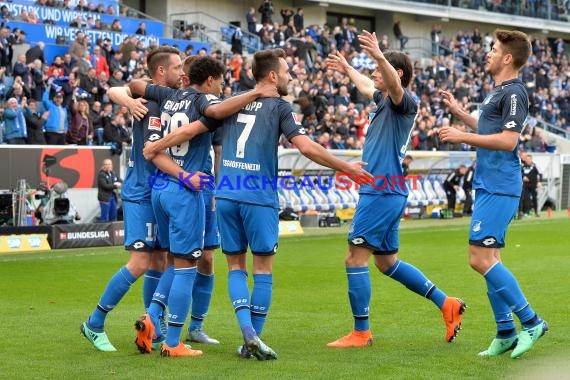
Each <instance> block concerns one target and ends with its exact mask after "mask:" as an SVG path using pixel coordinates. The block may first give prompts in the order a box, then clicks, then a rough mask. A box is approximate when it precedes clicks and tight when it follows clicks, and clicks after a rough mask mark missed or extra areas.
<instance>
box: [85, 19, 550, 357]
mask: <svg viewBox="0 0 570 380" xmlns="http://www.w3.org/2000/svg"><path fill="white" fill-rule="evenodd" d="M358 40H359V42H360V46H361V48H362V49H363V51H364V52H365V53H366V54H367V55H368V57H369V58H370V59H372V60H374V61H375V62H376V65H377V66H376V69H375V70H374V71H373V72H372V74H371V76H365V75H363V74H361V73H360V72H359V71H357V70H356V69H355V68H353V67H352V66H351V65H350V64H349V63H348V62H347V61H346V59H345V58H344V57H343V56H342V55H341V54H339V53H337V54H334V55H329V57H328V59H327V66H328V68H330V69H332V70H335V71H336V72H338V73H339V74H341V75H344V76H345V77H347V78H349V79H350V81H352V83H353V84H354V85H355V86H356V88H357V89H358V91H359V92H360V94H362V95H363V96H364V97H366V98H368V99H369V100H371V101H373V102H374V103H375V104H376V111H375V113H374V116H373V117H372V118H371V121H370V127H369V129H368V132H367V135H366V140H365V143H364V147H363V152H362V161H359V162H351V163H349V162H346V161H344V160H342V159H339V158H337V157H336V156H334V155H332V154H331V153H330V152H329V151H328V150H327V149H325V148H324V147H322V146H321V145H319V144H318V143H316V142H314V141H313V140H311V138H310V137H309V136H307V134H306V132H305V130H304V128H303V127H302V124H301V123H300V122H299V120H298V118H297V116H296V114H295V113H294V112H293V109H292V107H291V105H290V104H289V103H288V102H287V101H285V100H283V99H282V98H281V97H282V96H286V95H287V94H288V87H289V84H290V81H291V80H292V78H291V75H290V73H289V69H290V68H289V66H288V64H287V61H286V60H285V57H286V56H285V53H284V51H283V50H281V49H269V50H262V51H259V52H257V53H255V55H254V56H253V62H252V71H253V75H254V78H255V81H256V85H255V88H254V89H253V90H250V91H247V92H243V93H240V94H238V95H236V96H233V97H229V98H221V97H220V96H221V92H222V88H223V85H224V79H223V76H224V73H225V67H224V65H223V64H222V63H220V61H218V60H216V59H213V58H210V57H196V56H192V57H188V58H186V60H185V61H184V62H183V61H182V60H181V58H180V55H179V52H178V50H177V49H175V48H172V47H167V46H163V47H160V48H157V49H155V50H154V51H152V52H151V53H149V54H148V56H147V62H146V65H147V70H148V74H149V76H150V78H151V79H150V80H143V79H136V80H132V81H131V82H130V83H129V84H128V85H127V86H125V87H113V88H111V89H109V90H108V95H109V97H110V98H111V100H112V101H113V102H115V103H117V104H120V105H123V106H126V107H127V108H128V109H129V111H130V112H131V114H132V115H133V116H134V118H135V121H134V124H133V144H132V152H131V156H130V159H129V164H128V169H127V174H126V177H125V180H124V183H123V186H122V199H123V214H124V220H125V248H126V250H127V251H129V252H130V256H129V259H128V262H127V263H126V264H125V266H123V267H122V268H120V269H119V270H118V271H117V272H116V273H115V274H114V275H113V276H112V278H111V279H110V280H109V282H108V284H107V287H106V288H105V290H104V291H103V293H102V294H101V296H100V298H99V300H98V302H97V304H96V305H95V307H94V308H93V311H92V312H91V314H90V315H89V317H88V318H87V320H85V321H84V322H83V323H82V324H81V326H80V329H81V332H82V333H83V335H84V336H85V337H86V338H87V340H88V341H89V342H90V343H91V344H92V345H93V346H94V347H95V348H96V349H97V350H99V351H104V352H111V351H116V348H115V347H114V346H113V344H112V337H108V336H107V334H106V332H105V319H106V317H107V315H108V313H109V312H110V311H112V310H113V309H114V308H115V307H116V306H117V305H118V304H119V303H120V301H121V299H122V298H123V297H124V296H125V295H126V293H127V292H128V290H129V288H130V287H131V285H132V284H133V283H134V282H135V281H136V280H137V279H138V278H139V277H141V276H144V277H143V278H144V284H143V287H142V288H143V300H144V314H143V315H142V316H140V317H139V318H138V319H137V316H133V322H134V327H135V333H136V339H135V344H136V347H137V349H138V350H139V351H140V352H141V353H151V352H152V351H157V352H160V355H161V356H170V357H174V356H200V355H203V351H202V350H201V349H200V350H199V349H196V346H198V347H200V348H202V349H203V348H205V347H207V345H208V344H219V343H220V342H219V341H218V340H216V339H215V335H214V334H212V332H209V333H210V335H208V334H207V333H206V328H205V326H204V319H205V318H206V315H207V314H208V310H209V307H210V301H211V298H212V291H213V288H214V267H213V265H214V264H213V263H214V259H213V255H214V252H215V250H216V249H217V248H219V247H220V246H221V250H222V252H223V254H224V255H225V257H226V259H227V264H228V293H229V297H230V302H231V304H232V306H233V310H234V312H235V317H236V319H237V322H238V325H239V328H240V332H241V335H238V334H237V333H236V340H235V344H234V345H231V347H230V346H229V348H228V352H231V353H235V349H236V347H237V354H238V355H239V356H241V357H242V358H246V359H247V358H256V359H258V360H272V359H277V357H278V354H277V352H276V351H277V350H278V348H276V347H270V346H269V345H268V342H267V341H266V340H262V337H263V331H264V325H265V322H266V319H267V317H268V315H269V311H270V307H271V302H272V295H273V274H272V273H273V261H274V257H275V256H276V253H277V247H278V232H279V218H278V211H279V201H278V194H277V189H276V188H274V187H272V186H262V185H263V184H262V183H256V181H261V180H262V179H263V178H275V177H276V176H277V170H278V166H277V164H278V162H277V149H278V143H279V139H280V138H281V135H283V136H284V137H285V138H286V139H287V140H289V142H290V143H291V144H292V145H293V146H294V147H295V148H296V149H298V150H299V152H300V153H301V154H303V155H304V156H306V157H307V158H309V159H310V160H312V161H314V162H316V163H318V164H320V165H323V166H326V167H328V168H331V169H334V170H336V171H338V172H342V173H346V174H347V175H348V176H350V177H351V178H360V183H361V185H360V190H359V195H360V199H359V202H358V204H357V207H356V212H355V215H354V218H353V220H352V224H351V226H350V230H349V233H348V239H347V242H348V247H347V255H346V258H345V266H346V276H347V283H348V298H349V303H350V308H351V310H352V314H353V319H354V324H353V326H352V330H351V331H350V332H349V333H348V334H347V335H345V336H343V337H340V338H338V339H336V340H335V338H336V337H332V336H331V341H330V342H329V343H327V342H322V344H323V345H324V344H326V345H327V346H328V347H330V348H331V349H344V348H350V347H366V346H370V345H372V344H373V342H374V338H373V334H372V331H371V326H370V322H369V309H370V300H371V295H372V291H371V288H372V287H371V279H370V273H369V262H370V257H371V256H373V257H374V264H375V266H376V268H377V269H378V270H379V271H380V273H381V274H384V275H386V276H387V277H389V278H391V279H393V280H396V281H398V282H400V283H401V284H402V285H403V286H405V287H406V288H407V289H409V290H411V291H412V292H414V293H417V294H418V295H420V296H422V297H425V298H426V299H428V300H430V301H432V302H433V304H434V305H435V306H436V307H437V308H438V309H439V310H440V313H441V316H442V319H443V323H442V336H443V337H444V339H445V341H446V342H452V341H454V339H455V338H456V337H457V334H458V333H459V331H460V329H461V322H462V318H463V316H464V313H465V312H466V311H467V310H468V309H467V304H466V301H468V300H465V301H464V300H462V299H461V298H458V297H455V296H451V295H448V294H447V293H446V292H444V291H443V290H442V289H440V288H439V287H437V286H436V285H435V284H434V283H433V282H432V281H431V280H430V279H429V278H428V277H427V276H426V275H425V274H424V273H423V272H422V271H421V270H420V269H418V268H417V267H415V266H414V265H411V264H410V263H407V262H405V261H403V260H400V259H399V258H398V251H399V246H400V242H399V227H400V220H401V217H402V215H403V212H404V208H405V207H406V200H407V197H408V190H407V188H406V187H405V186H398V184H397V183H391V181H393V180H394V179H395V178H403V169H402V160H403V159H404V156H405V154H406V147H407V146H408V143H409V140H410V137H411V134H412V129H413V127H414V123H415V119H416V115H417V113H418V102H417V99H416V98H415V97H414V96H413V95H412V94H411V92H410V91H409V90H408V87H409V85H410V83H411V81H412V79H413V78H412V76H413V66H412V62H411V60H410V58H409V57H408V55H407V54H406V53H404V52H401V51H393V50H387V51H384V52H382V51H381V50H380V48H379V43H378V40H377V37H376V34H375V33H369V32H366V31H364V32H363V33H362V34H361V35H359V36H358ZM494 41H495V42H494V45H493V47H492V49H491V51H490V52H489V53H488V54H487V56H486V59H485V63H484V64H485V70H486V72H487V73H488V74H489V75H490V76H492V78H493V79H494V81H495V88H494V90H493V91H492V92H491V93H490V94H489V95H488V96H487V98H486V99H485V101H484V102H483V105H482V107H481V111H480V114H479V116H478V118H477V117H474V116H473V115H472V114H471V113H469V112H468V111H466V110H464V109H462V108H461V105H460V104H459V102H457V101H456V100H455V98H454V97H453V95H452V94H451V93H449V92H446V91H440V92H439V94H440V95H441V97H442V98H443V102H444V104H445V106H446V107H447V108H448V109H449V111H450V112H451V113H452V114H453V115H454V116H455V117H457V118H458V119H460V120H462V121H463V122H464V123H465V124H466V125H467V126H468V127H469V132H467V131H460V130H458V129H455V128H452V127H444V128H442V129H441V130H440V132H439V136H440V138H441V140H442V141H444V142H449V143H465V144H469V145H471V146H474V147H476V148H477V168H476V172H475V178H474V181H473V189H474V190H475V191H476V198H475V203H474V209H473V215H472V219H471V224H470V227H469V243H468V253H469V265H470V266H471V267H472V268H473V269H474V270H475V271H476V272H477V273H479V274H481V275H482V276H483V278H484V281H485V283H486V286H487V294H488V298H489V302H490V304H491V310H492V313H493V316H494V320H495V322H496V327H497V332H496V336H495V338H494V339H493V340H492V341H491V342H490V344H489V346H488V347H486V348H485V347H478V349H477V348H474V354H477V353H478V355H480V356H485V357H492V356H498V355H501V354H503V353H506V352H507V351H511V350H512V352H511V354H510V355H511V357H512V358H518V357H520V356H521V355H523V354H524V353H526V352H528V351H529V350H531V349H532V347H533V346H534V345H535V343H536V342H537V341H538V340H539V339H540V338H541V337H542V336H543V335H544V334H545V333H546V332H547V331H548V324H547V323H546V321H544V320H543V319H541V318H540V316H539V315H538V314H537V312H536V311H535V310H534V309H533V308H532V306H531V305H530V303H529V301H527V299H526V297H525V295H524V294H523V292H522V290H521V287H520V286H519V284H518V282H517V280H516V278H515V276H514V275H513V274H512V273H511V272H510V271H509V270H508V269H507V267H506V266H505V265H504V264H503V263H502V261H501V248H502V247H504V245H505V234H506V231H507V227H508V225H509V223H510V221H511V219H512V217H513V215H515V214H516V212H517V210H518V205H519V198H520V194H521V190H522V180H521V176H520V161H519V158H518V153H517V142H518V139H519V135H520V133H521V131H522V128H523V124H524V122H525V119H526V117H527V114H528V96H527V93H526V90H525V87H524V84H523V82H522V81H521V80H520V79H519V78H518V76H519V70H520V69H521V68H522V67H523V66H524V65H525V64H526V62H527V59H528V57H529V55H530V52H531V46H530V42H529V38H528V36H527V35H526V34H524V33H522V32H519V31H509V30H500V29H498V30H496V31H495V33H494ZM212 150H213V152H214V155H213V156H214V159H213V160H212V158H211V157H212V156H211V151H212ZM157 171H158V172H157ZM157 173H160V174H157ZM157 175H159V176H160V178H164V179H165V181H163V182H164V183H162V184H161V186H160V188H157V187H156V186H151V185H150V181H149V178H156V177H157ZM205 176H209V177H210V176H213V177H212V178H214V180H216V181H219V180H220V178H223V180H224V181H228V183H229V184H232V183H239V182H240V181H241V179H242V178H244V177H247V176H250V178H251V182H252V183H250V186H251V187H250V188H239V189H238V188H236V187H231V186H201V185H202V184H203V183H204V182H205V181H204V180H203V179H202V178H203V177H205ZM181 178H182V179H184V180H183V181H181V180H180V179H181ZM381 180H382V181H387V182H388V183H387V184H386V183H380V182H378V181H381ZM184 184H186V186H184ZM181 185H182V186H181ZM214 188H215V191H214ZM252 188H253V189H255V190H251V189H252ZM248 247H249V250H250V251H251V253H252V255H253V268H250V269H249V271H248V268H247V256H246V253H247V251H248ZM307 254H310V252H307ZM250 273H251V275H252V277H253V289H251V291H250V289H249V287H248V276H249V275H250ZM277 286H279V284H277ZM142 310H143V309H142V308H141V311H142ZM514 316H516V317H517V319H518V320H519V322H520V328H519V329H518V330H517V326H516V324H515V318H514ZM468 317H470V318H471V317H472V318H480V316H475V315H473V316H472V315H470V314H469V315H468ZM188 319H190V321H189V324H188V328H187V331H183V329H184V326H186V323H187V321H188ZM229 319H231V316H229V315H228V320H229ZM195 343H197V345H196V344H195ZM310 344H320V343H318V342H311V343H310ZM272 346H273V345H272ZM205 351H207V349H206V350H205ZM206 353H207V352H206Z"/></svg>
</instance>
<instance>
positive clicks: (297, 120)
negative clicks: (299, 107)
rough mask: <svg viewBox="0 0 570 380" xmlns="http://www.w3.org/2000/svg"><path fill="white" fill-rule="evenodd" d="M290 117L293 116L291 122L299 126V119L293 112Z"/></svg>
mask: <svg viewBox="0 0 570 380" xmlns="http://www.w3.org/2000/svg"><path fill="white" fill-rule="evenodd" d="M291 115H293V120H294V121H295V124H297V125H301V119H300V118H299V116H298V115H297V114H296V113H295V112H291Z"/></svg>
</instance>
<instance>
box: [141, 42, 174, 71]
mask: <svg viewBox="0 0 570 380" xmlns="http://www.w3.org/2000/svg"><path fill="white" fill-rule="evenodd" d="M173 54H176V55H179V54H180V52H179V51H178V49H175V48H173V47H170V46H161V47H159V48H156V49H154V50H153V51H151V52H150V53H149V54H148V56H147V57H146V65H147V67H148V72H149V74H150V76H151V78H152V77H153V76H154V74H155V73H156V70H158V66H166V65H168V61H169V60H170V56H171V55H173Z"/></svg>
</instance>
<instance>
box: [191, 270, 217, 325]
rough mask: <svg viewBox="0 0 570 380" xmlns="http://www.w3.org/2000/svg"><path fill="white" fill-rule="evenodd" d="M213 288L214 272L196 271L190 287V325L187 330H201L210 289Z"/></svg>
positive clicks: (210, 294) (210, 297)
mask: <svg viewBox="0 0 570 380" xmlns="http://www.w3.org/2000/svg"><path fill="white" fill-rule="evenodd" d="M213 289H214V274H213V273H212V274H210V275H207V274H202V273H200V272H196V279H195V280H194V286H193V288H192V312H191V313H190V318H191V319H190V326H189V327H188V331H194V330H201V329H202V322H203V321H204V318H205V317H206V315H207V314H208V308H209V307H210V300H211V299H212V290H213Z"/></svg>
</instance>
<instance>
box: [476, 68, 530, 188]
mask: <svg viewBox="0 0 570 380" xmlns="http://www.w3.org/2000/svg"><path fill="white" fill-rule="evenodd" d="M527 115H528V94H527V92H526V89H525V87H524V84H523V82H522V81H521V80H520V79H518V78H517V79H512V80H509V81H505V82H503V83H502V84H501V85H499V86H497V87H495V89H493V91H492V92H491V93H490V94H489V95H487V97H486V98H485V100H484V101H483V104H482V105H481V110H480V114H479V121H478V122H477V133H478V134H480V135H491V134H497V133H501V132H502V131H503V130H509V131H513V132H514V133H520V132H521V131H522V129H523V126H524V121H525V120H526V117H527ZM473 188H474V189H475V190H477V189H484V190H486V191H487V192H489V193H491V194H500V195H512V196H516V197H518V196H520V194H521V190H522V176H521V164H520V159H519V156H518V152H517V148H516V147H515V148H514V149H513V150H512V151H507V150H492V149H485V148H477V167H476V168H475V178H474V180H473Z"/></svg>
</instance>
